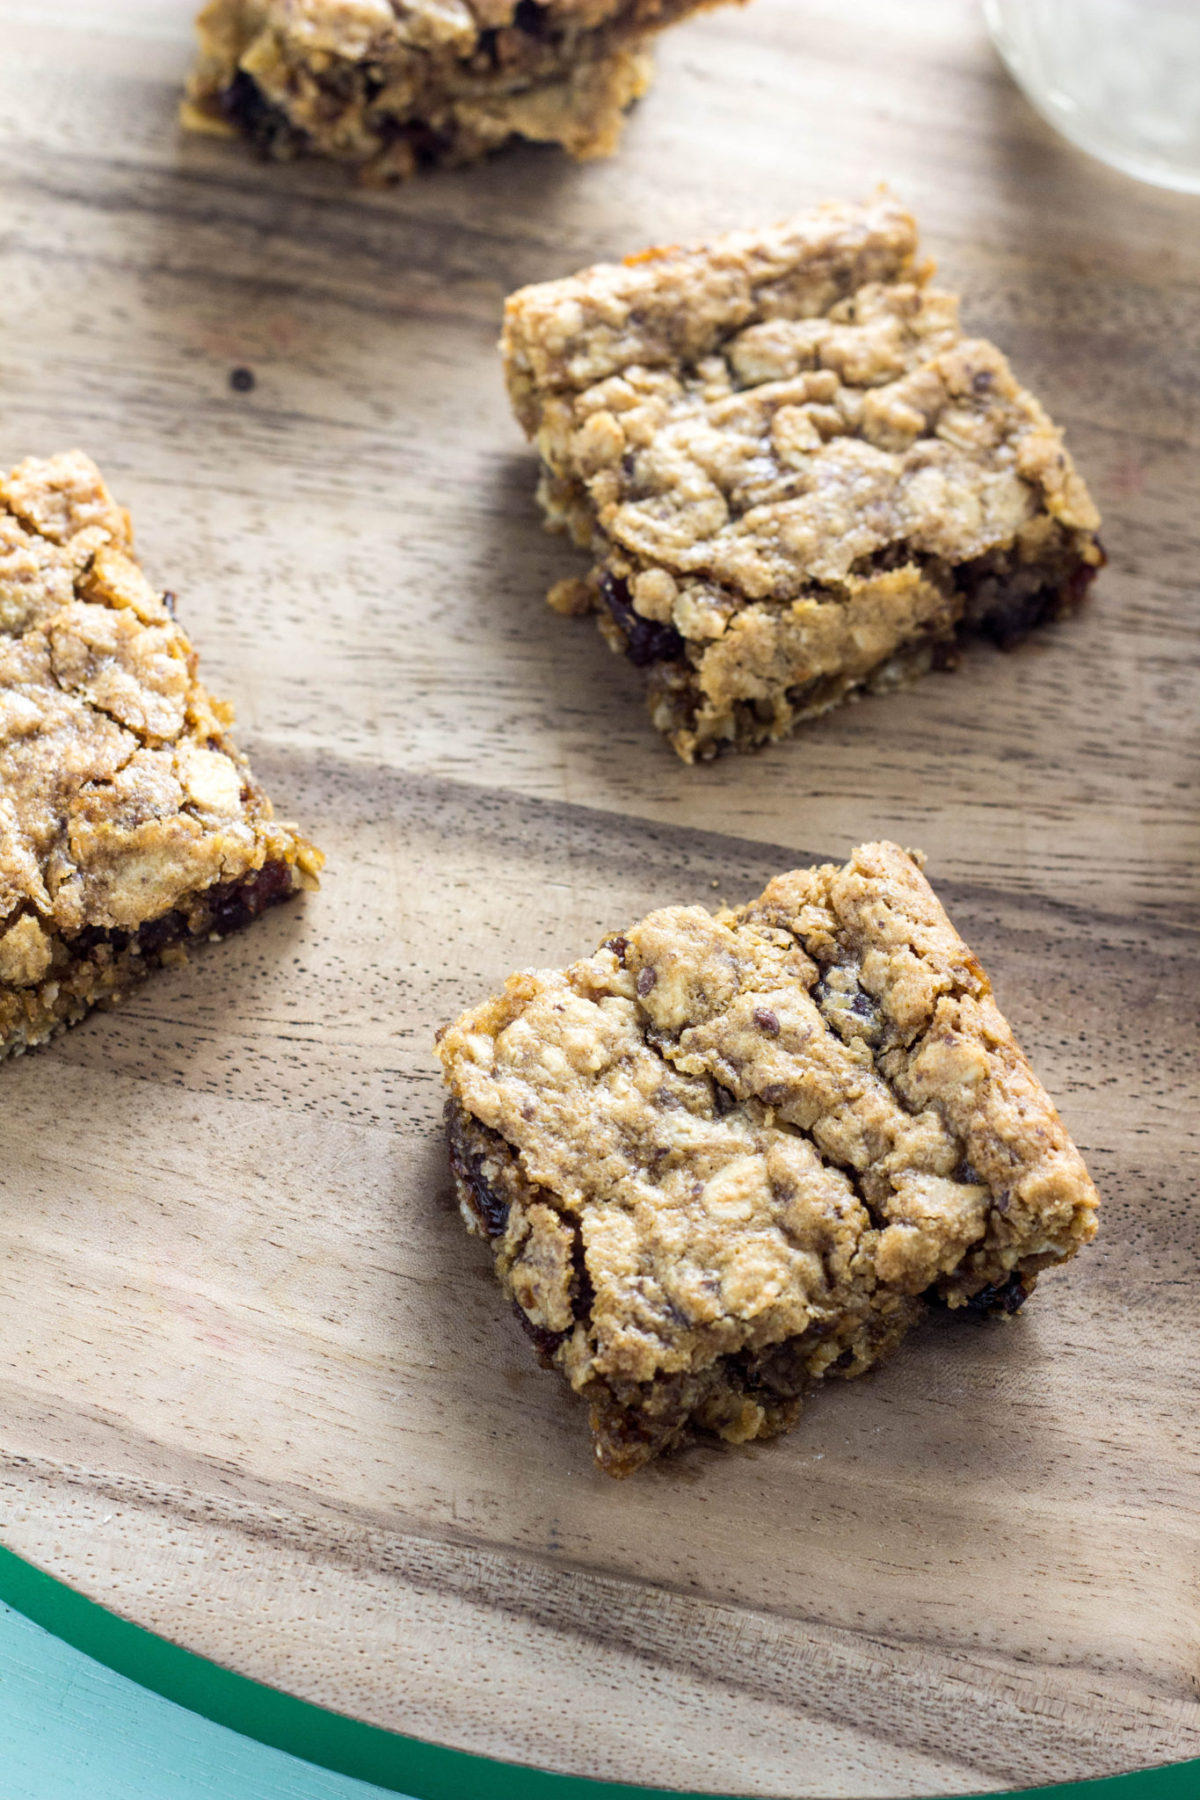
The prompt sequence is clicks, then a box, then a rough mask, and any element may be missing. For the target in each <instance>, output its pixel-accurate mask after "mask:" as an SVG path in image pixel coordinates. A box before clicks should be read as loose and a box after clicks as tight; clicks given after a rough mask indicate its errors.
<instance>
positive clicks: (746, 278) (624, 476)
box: [502, 198, 1099, 641]
mask: <svg viewBox="0 0 1200 1800" xmlns="http://www.w3.org/2000/svg"><path fill="white" fill-rule="evenodd" d="M931 274H932V265H931V264H928V263H925V264H919V263H918V262H917V239H916V228H915V225H914V222H913V220H912V218H911V216H910V215H909V214H908V213H907V212H906V211H904V209H903V208H902V207H900V206H898V205H897V204H896V203H895V202H894V201H892V200H890V199H887V198H880V199H878V200H876V201H875V202H873V203H872V204H870V205H867V206H846V205H830V206H826V207H823V208H821V209H820V210H819V211H817V212H814V213H812V214H809V215H806V216H803V217H800V218H797V219H793V220H790V221H788V222H786V223H784V224H781V225H779V226H776V227H774V228H773V229H770V230H764V231H759V232H738V233H734V234H731V235H729V236H727V237H722V238H718V239H716V240H714V241H713V242H712V243H711V244H707V245H704V246H702V247H700V248H698V249H694V250H681V249H673V248H672V249H664V250H653V251H647V252H645V253H644V254H643V255H641V256H634V257H631V258H629V259H628V260H627V261H626V262H625V263H621V264H601V265H599V266H597V267H596V268H592V269H588V270H585V271H584V272H583V273H581V274H579V275H576V276H572V277H570V278H569V279H566V280H562V281H552V282H547V283H544V284H542V285H540V286H536V287H529V288H524V289H522V290H521V291H520V292H519V293H517V294H514V295H513V296H512V298H511V299H510V300H509V302H508V307H507V312H506V319H505V328H504V337H503V340H502V349H503V353H504V358H505V366H506V371H507V378H508V384H509V391H510V394H511V397H512V401H513V405H514V407H515V409H516V412H517V416H518V418H519V419H520V421H521V423H522V425H523V426H524V428H525V430H526V432H527V434H528V435H529V436H530V437H532V438H533V439H534V440H535V441H536V444H537V447H538V450H539V452H540V454H541V456H542V459H543V461H544V463H545V465H546V468H547V470H548V472H549V477H550V480H549V485H548V490H547V493H546V502H547V505H548V507H549V509H550V511H551V514H552V516H553V517H555V518H557V519H559V520H561V521H563V522H565V523H567V524H568V525H569V526H570V527H571V529H572V530H573V532H574V534H575V536H576V537H577V539H578V540H579V541H580V542H581V543H583V544H590V545H591V546H592V547H593V548H594V549H595V550H596V551H597V553H598V554H603V555H604V557H605V561H606V566H607V567H608V568H610V569H611V570H614V571H615V572H616V573H617V574H619V575H621V576H622V577H624V578H626V579H628V580H629V581H630V584H631V591H632V602H633V606H634V608H635V609H636V610H637V611H638V612H639V613H640V614H641V615H642V616H643V617H645V618H648V619H652V620H655V621H658V622H660V623H667V622H669V623H670V624H671V625H672V626H673V627H674V628H675V629H676V630H677V631H678V632H679V633H680V634H681V635H682V636H683V637H684V638H688V639H693V640H700V641H705V640H708V639H715V638H718V637H720V636H721V635H722V633H723V632H724V631H725V630H726V628H727V627H728V625H729V623H730V618H731V612H732V610H733V609H734V608H736V607H737V606H738V605H740V604H742V603H744V602H746V601H754V602H772V603H773V602H791V601H794V600H795V599H796V598H797V596H799V595H801V594H802V593H804V592H805V591H806V590H809V589H811V588H812V587H813V586H817V587H821V588H824V589H826V590H831V591H834V592H836V591H838V590H839V589H841V588H844V587H845V585H846V584H847V583H852V582H853V581H854V580H855V579H856V578H857V577H859V576H860V575H862V574H863V573H864V572H865V571H866V570H868V569H869V568H871V567H872V566H873V565H878V563H879V559H881V558H883V559H889V558H890V559H893V560H892V561H890V562H889V561H885V563H884V566H895V563H894V558H895V556H896V554H897V551H898V549H901V548H902V549H903V551H904V553H905V555H906V556H908V557H909V558H911V559H913V560H916V561H919V560H920V559H922V558H934V559H940V560H941V561H942V562H945V563H949V564H957V563H959V562H963V561H966V560H969V559H972V558H976V557H979V556H982V555H984V554H986V553H987V552H989V551H991V550H993V549H995V548H997V547H998V546H1002V545H1008V544H1011V543H1012V542H1013V541H1014V540H1015V539H1017V538H1018V537H1019V535H1020V534H1021V532H1022V531H1023V530H1024V529H1025V528H1026V527H1028V526H1029V524H1030V522H1031V521H1034V520H1036V519H1038V518H1039V517H1040V518H1043V519H1044V518H1046V517H1047V516H1048V517H1049V518H1051V519H1053V520H1054V521H1056V522H1057V524H1058V525H1059V526H1060V527H1061V528H1062V529H1064V530H1065V531H1070V532H1081V533H1085V534H1087V533H1091V532H1094V531H1095V529H1096V526H1097V525H1098V523H1099V520H1098V515H1097V513H1096V510H1095V508H1094V506H1093V505H1092V502H1091V500H1090V498H1089V496H1088V493H1087V490H1086V488H1085V487H1084V485H1083V482H1082V481H1081V480H1080V478H1079V476H1078V475H1077V474H1076V473H1075V470H1074V467H1073V465H1072V463H1071V460H1070V457H1069V456H1068V455H1067V452H1066V451H1065V449H1064V448H1063V444H1062V440H1061V436H1060V434H1059V432H1058V431H1057V429H1056V428H1055V427H1054V425H1053V424H1052V423H1051V421H1050V420H1049V418H1048V417H1047V416H1046V414H1045V412H1044V411H1043V410H1042V408H1041V406H1040V405H1039V404H1038V402H1037V401H1036V400H1035V399H1034V398H1033V397H1032V395H1030V394H1029V393H1027V392H1026V391H1025V390H1024V389H1023V388H1022V387H1021V386H1020V385H1019V384H1018V382H1017V381H1016V380H1015V378H1014V377H1013V374H1012V372H1011V370H1010V369H1009V366H1008V364H1007V362H1006V361H1005V358H1004V357H1003V356H1002V355H1001V353H1000V352H999V351H998V350H997V349H996V348H995V347H994V346H993V345H991V344H989V343H987V342H985V341H983V340H980V339H968V338H965V337H964V336H963V333H962V330H961V327H960V325H959V322H958V309H957V301H956V299H955V297H954V296H953V295H951V294H949V293H944V292H941V291H939V290H937V289H935V288H932V287H930V286H929V285H928V282H929V278H930V276H931Z"/></svg>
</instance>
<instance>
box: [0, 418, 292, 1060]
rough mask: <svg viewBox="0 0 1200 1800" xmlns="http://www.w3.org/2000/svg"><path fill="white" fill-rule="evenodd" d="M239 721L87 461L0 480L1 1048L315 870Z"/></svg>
mask: <svg viewBox="0 0 1200 1800" xmlns="http://www.w3.org/2000/svg"><path fill="white" fill-rule="evenodd" d="M232 722H233V714H232V711H231V709H230V708H229V707H228V706H225V705H223V704H222V703H221V702H220V701H219V700H214V699H213V698H212V696H211V695H210V694H209V693H208V692H207V690H206V689H205V688H204V687H203V686H202V685H201V683H200V682H199V681H198V680H197V677H196V658H195V654H194V652H193V650H192V648H191V645H190V644H189V643H188V640H187V638H186V637H185V636H184V634H183V632H182V631H181V630H180V628H179V626H178V625H177V624H176V623H175V620H174V618H173V616H172V611H171V596H170V595H169V594H167V595H160V594H157V593H155V592H154V590H153V589H152V588H151V587H150V584H149V583H148V582H147V580H146V578H145V576H144V575H143V573H142V571H141V569H140V568H139V566H138V564H137V562H136V561H135V559H134V556H133V540H132V535H131V532H130V525H129V519H128V516H127V514H126V513H125V512H124V511H122V509H121V508H120V507H119V506H117V505H116V503H115V502H114V500H113V498H112V495H111V494H110V493H109V491H108V489H107V488H106V487H105V485H104V482H103V481H102V479H101V477H100V473H99V471H98V470H97V468H96V466H95V464H94V463H92V462H91V461H90V460H89V459H88V458H87V457H86V456H83V455H82V454H80V453H79V452H78V451H76V452H72V453H70V454H67V455H62V456H52V457H50V458H49V459H48V460H45V461H42V460H39V459H36V458H31V459H30V460H29V461H27V462H23V463H21V464H20V466H19V467H18V468H16V469H14V470H13V472H12V474H11V475H9V476H8V478H7V480H3V481H0V1057H4V1056H6V1055H12V1054H13V1053H15V1052H18V1051H21V1050H25V1049H28V1048H29V1047H30V1046H32V1045H34V1044H39V1043H41V1042H42V1041H43V1040H44V1039H45V1038H48V1037H50V1036H51V1034H52V1033H53V1032H55V1031H57V1030H59V1029H60V1028H61V1027H62V1026H64V1025H69V1024H72V1023H73V1022H74V1021H75V1020H77V1019H81V1018H82V1017H83V1015H84V1014H85V1013H86V1012H87V1011H88V1010H89V1009H90V1008H91V1007H93V1006H95V1005H96V1004H97V1003H98V1002H100V1001H105V1000H113V999H115V998H117V997H119V996H120V995H121V994H122V993H123V992H124V991H125V990H126V989H127V988H129V987H130V986H132V985H133V984H134V983H135V982H136V981H138V980H140V979H141V977H142V976H143V975H145V974H146V973H147V971H148V970H150V969H152V968H154V967H156V966H157V965H158V964H160V963H162V962H167V961H170V960H173V959H178V958H179V957H180V956H182V955H183V954H184V948H183V947H184V945H185V944H186V943H188V942H189V941H190V940H193V939H203V938H210V937H213V936H217V937H221V936H224V935H225V934H226V933H227V932H230V931H234V930H236V929H237V928H238V927H239V926H242V925H245V924H247V923H248V922H249V921H250V920H251V919H253V918H256V917H257V915H258V914H259V913H260V912H262V911H263V909H264V908H265V907H268V906H272V905H274V904H275V903H276V902H277V901H280V900H285V899H286V898H287V897H288V896H289V895H290V894H293V893H295V892H297V891H298V890H299V889H300V888H305V887H310V888H311V887H315V886H316V885H317V871H318V869H319V868H320V866H321V862H322V857H321V854H320V852H319V851H318V850H316V849H314V847H313V845H312V844H310V843H309V842H308V841H307V839H305V838H303V837H301V835H300V834H299V832H298V831H297V830H296V828H295V827H294V826H292V825H286V824H282V823H280V822H279V821H278V820H276V819H275V818H274V817H273V816H272V811H271V803H270V801H269V800H268V799H267V797H266V795H265V794H264V793H263V791H262V789H261V788H260V787H259V786H258V785H257V783H256V782H255V781H254V779H253V777H252V776H251V774H250V771H249V769H248V767H247V765H246V761H245V758H244V757H242V756H239V755H238V753H237V751H236V750H235V749H234V747H233V744H232V743H231V742H230V739H229V735H228V734H229V727H230V725H231V724H232Z"/></svg>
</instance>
